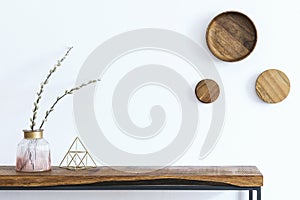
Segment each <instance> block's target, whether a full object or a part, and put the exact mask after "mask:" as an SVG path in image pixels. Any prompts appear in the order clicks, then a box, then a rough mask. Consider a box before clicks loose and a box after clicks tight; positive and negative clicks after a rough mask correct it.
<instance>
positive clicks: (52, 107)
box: [40, 79, 100, 129]
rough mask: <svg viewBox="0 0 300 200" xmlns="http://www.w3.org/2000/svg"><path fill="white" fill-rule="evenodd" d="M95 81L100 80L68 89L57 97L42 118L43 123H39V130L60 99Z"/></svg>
mask: <svg viewBox="0 0 300 200" xmlns="http://www.w3.org/2000/svg"><path fill="white" fill-rule="evenodd" d="M97 81H100V79H96V80H90V81H89V82H87V83H82V84H81V85H79V86H77V87H74V88H72V89H70V90H66V91H65V93H64V94H63V95H61V96H58V97H57V98H56V101H55V102H54V103H53V105H52V106H51V107H50V109H49V110H47V111H46V114H45V117H44V119H43V121H42V123H41V125H40V129H42V128H43V125H44V123H45V122H46V121H47V119H48V116H49V114H50V113H51V112H53V111H54V107H55V106H56V104H57V103H58V102H59V101H60V100H61V99H62V98H64V97H65V96H67V95H69V94H73V93H74V92H75V91H77V90H80V89H81V88H83V87H85V86H88V85H90V84H92V83H95V82H97Z"/></svg>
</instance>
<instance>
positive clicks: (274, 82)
mask: <svg viewBox="0 0 300 200" xmlns="http://www.w3.org/2000/svg"><path fill="white" fill-rule="evenodd" d="M255 89H256V93H257V95H258V96H259V98H261V99H262V100H263V101H264V102H267V103H278V102H281V101H282V100H284V99H285V98H286V97H287V96H288V94H289V92H290V81H289V79H288V77H287V76H286V75H285V73H283V72H282V71H280V70H277V69H269V70H266V71H264V72H263V73H261V74H260V75H259V76H258V78H257V79H256V84H255Z"/></svg>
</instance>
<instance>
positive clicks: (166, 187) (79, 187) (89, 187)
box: [0, 185, 261, 200]
mask: <svg viewBox="0 0 300 200" xmlns="http://www.w3.org/2000/svg"><path fill="white" fill-rule="evenodd" d="M0 190H236V191H249V200H253V191H256V200H261V187H238V186H233V185H222V186H220V185H66V186H49V187H0Z"/></svg>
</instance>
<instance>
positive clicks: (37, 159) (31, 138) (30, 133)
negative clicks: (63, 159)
mask: <svg viewBox="0 0 300 200" xmlns="http://www.w3.org/2000/svg"><path fill="white" fill-rule="evenodd" d="M23 132H24V139H22V140H21V141H20V143H19V144H18V148H17V160H16V171H18V172H44V171H49V170H51V157H50V148H49V143H48V142H47V141H46V140H45V139H44V138H43V130H23Z"/></svg>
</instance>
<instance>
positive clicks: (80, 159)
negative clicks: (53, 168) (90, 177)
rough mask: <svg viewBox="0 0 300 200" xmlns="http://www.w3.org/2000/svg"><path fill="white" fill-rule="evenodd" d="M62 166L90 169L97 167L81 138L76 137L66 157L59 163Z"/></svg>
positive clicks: (73, 168)
mask: <svg viewBox="0 0 300 200" xmlns="http://www.w3.org/2000/svg"><path fill="white" fill-rule="evenodd" d="M59 167H60V168H65V169H70V170H80V169H89V168H95V167H97V165H96V163H95V161H94V159H93V158H92V157H91V155H90V154H89V152H88V151H87V149H86V148H85V146H84V145H83V143H82V142H81V140H80V139H79V138H78V137H76V138H75V140H74V141H73V143H72V145H71V147H70V148H69V150H68V152H67V153H66V155H65V157H64V158H63V160H62V161H61V163H60V164H59Z"/></svg>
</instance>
